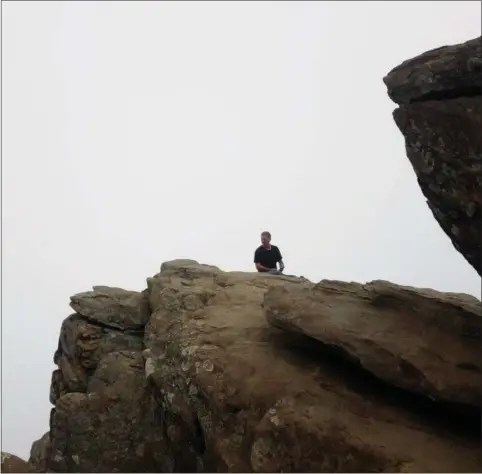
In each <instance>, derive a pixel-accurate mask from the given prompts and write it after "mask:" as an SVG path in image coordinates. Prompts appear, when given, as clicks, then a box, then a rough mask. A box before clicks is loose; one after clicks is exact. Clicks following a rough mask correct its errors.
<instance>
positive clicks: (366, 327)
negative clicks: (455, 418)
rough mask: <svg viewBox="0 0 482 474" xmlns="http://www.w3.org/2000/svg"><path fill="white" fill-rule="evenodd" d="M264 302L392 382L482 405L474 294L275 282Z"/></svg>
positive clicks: (287, 325)
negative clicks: (296, 284)
mask: <svg viewBox="0 0 482 474" xmlns="http://www.w3.org/2000/svg"><path fill="white" fill-rule="evenodd" d="M264 304H265V309H266V314H267V318H268V321H269V322H270V324H272V325H273V326H276V327H278V328H280V329H284V330H288V331H293V332H295V333H301V334H304V335H306V336H309V337H310V338H313V339H316V340H318V341H320V342H322V343H323V344H325V345H327V346H328V347H335V348H337V349H339V350H340V351H339V354H340V355H341V356H345V357H346V358H347V359H348V360H350V361H354V362H355V363H357V364H359V365H360V366H362V367H363V368H364V369H365V370H367V371H369V372H371V373H373V374H374V375H375V376H377V377H379V378H380V379H382V380H384V381H386V382H388V383H390V384H392V385H395V386H398V387H401V388H403V389H406V390H409V391H412V392H415V393H419V394H422V395H425V396H428V397H429V398H431V399H434V400H440V401H443V402H451V403H454V404H461V405H468V406H471V407H475V408H477V409H480V406H481V396H480V390H481V387H482V358H481V355H482V351H481V345H480V341H481V332H482V331H481V329H482V317H481V304H480V301H479V300H477V298H474V297H473V296H469V295H458V294H447V293H440V292H437V291H434V290H421V289H416V288H412V287H404V286H398V285H394V284H392V283H389V282H385V281H374V282H371V283H368V284H366V285H361V284H357V283H350V284H346V283H342V282H334V281H322V282H321V283H319V284H317V285H315V286H314V287H312V288H310V287H308V288H291V287H276V288H270V289H269V291H268V292H267V294H266V297H265V300H264Z"/></svg>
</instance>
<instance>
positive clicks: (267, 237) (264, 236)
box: [261, 231, 271, 247]
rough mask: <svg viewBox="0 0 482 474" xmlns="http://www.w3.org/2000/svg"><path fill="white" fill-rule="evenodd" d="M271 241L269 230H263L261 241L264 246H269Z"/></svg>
mask: <svg viewBox="0 0 482 474" xmlns="http://www.w3.org/2000/svg"><path fill="white" fill-rule="evenodd" d="M270 242H271V234H270V233H269V232H268V231H264V232H261V243H262V244H263V246H264V247H269V243H270Z"/></svg>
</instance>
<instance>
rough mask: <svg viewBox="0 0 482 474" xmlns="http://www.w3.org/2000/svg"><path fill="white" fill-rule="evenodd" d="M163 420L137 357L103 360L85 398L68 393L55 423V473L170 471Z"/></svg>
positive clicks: (112, 356)
mask: <svg viewBox="0 0 482 474" xmlns="http://www.w3.org/2000/svg"><path fill="white" fill-rule="evenodd" d="M162 427H163V423H162V416H161V413H160V411H159V409H158V407H157V405H156V403H155V402H154V400H153V399H152V398H151V395H150V393H149V391H148V390H147V385H146V379H145V377H144V360H143V358H142V355H141V353H139V352H128V351H123V352H114V353H111V354H109V355H107V356H105V357H104V358H103V359H102V360H101V362H100V363H99V365H98V367H97V369H96V371H95V373H94V374H93V376H92V377H91V378H90V380H89V384H88V388H87V393H68V394H66V395H63V396H62V397H61V398H60V399H59V400H58V401H57V404H56V407H55V411H54V413H53V416H52V419H51V426H50V433H51V443H52V445H51V452H50V459H49V467H50V468H51V469H52V470H53V471H56V472H169V468H170V466H169V465H168V464H166V462H167V459H168V458H167V456H166V455H165V454H164V450H163V446H164V443H163V441H162Z"/></svg>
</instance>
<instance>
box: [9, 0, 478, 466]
mask: <svg viewBox="0 0 482 474" xmlns="http://www.w3.org/2000/svg"><path fill="white" fill-rule="evenodd" d="M2 8H3V19H2V28H3V31H2V35H3V51H2V52H3V56H2V66H3V84H2V87H3V104H2V111H3V176H2V179H3V181H2V190H3V199H2V205H3V222H2V229H3V245H2V255H3V260H2V270H3V291H2V296H3V301H2V306H3V308H2V450H5V451H9V452H12V453H15V454H18V455H21V456H23V457H25V458H26V457H28V455H29V451H30V447H31V444H32V442H33V441H34V440H36V439H37V438H39V437H40V436H41V435H42V434H43V433H44V432H45V431H47V430H48V420H49V412H50V409H51V406H50V404H49V385H50V377H51V372H52V370H53V369H54V366H53V362H52V358H53V354H54V351H55V349H56V347H57V341H58V336H59V330H60V325H61V323H62V320H63V319H64V318H65V317H67V316H68V315H69V314H71V313H72V312H73V311H72V310H71V309H70V308H69V306H68V303H69V296H70V295H72V294H75V293H78V292H80V291H86V290H89V289H90V288H91V287H92V286H93V285H99V284H102V285H109V286H120V287H124V288H127V289H134V290H142V289H144V288H145V286H146V282H145V280H146V278H147V277H148V276H151V275H153V274H155V273H156V272H158V271H159V267H160V264H161V263H162V262H163V261H166V260H170V259H173V258H194V259H196V260H199V261H201V262H203V263H209V264H212V265H217V266H219V267H221V268H222V269H224V270H243V271H252V270H253V269H254V267H253V253H254V250H255V248H256V247H257V246H258V245H259V234H260V232H261V231H263V230H269V231H270V232H271V233H272V235H273V243H274V244H276V245H278V246H279V247H280V249H281V251H282V253H283V256H284V260H285V264H286V272H287V273H291V274H298V275H304V276H305V277H307V278H310V279H311V280H314V281H317V280H321V279H323V278H329V279H340V280H348V281H361V282H365V281H369V280H373V279H384V280H390V281H393V282H395V283H399V284H408V285H412V286H421V287H430V288H435V289H439V290H446V291H456V292H465V293H471V294H474V295H476V296H478V297H480V278H478V276H477V274H476V273H475V271H474V270H473V269H472V267H470V265H469V264H468V263H467V262H466V261H465V259H464V258H463V257H462V256H461V255H460V254H459V253H458V252H457V251H456V250H455V249H454V248H453V246H452V243H451V242H450V240H449V238H448V237H447V236H446V235H445V234H444V232H443V231H442V230H441V229H440V227H439V225H438V224H437V223H436V221H435V219H434V218H433V217H432V214H431V212H430V210H429V209H428V207H427V205H426V203H425V199H424V197H423V195H422V193H421V191H420V189H419V187H418V184H417V182H416V178H415V174H414V172H413V170H412V168H411V166H410V163H409V161H408V159H407V158H406V155H405V147H404V140H403V137H402V135H401V133H400V132H399V131H398V129H397V128H396V126H395V123H394V122H393V119H392V116H391V113H392V110H393V109H394V108H395V104H393V103H392V102H391V101H390V99H389V98H388V96H387V94H386V89H385V86H384V84H383V82H382V78H383V76H384V75H385V74H386V73H387V72H388V71H389V70H390V69H391V68H393V67H394V66H396V65H398V64H399V63H400V62H402V61H404V60H406V59H408V58H410V57H413V56H415V55H417V54H420V53H422V52H424V51H426V50H428V49H432V48H435V47H439V46H442V45H445V44H454V43H459V42H463V41H466V40H468V39H470V38H473V37H475V36H478V35H479V34H480V3H479V2H462V1H460V2H420V1H419V2H373V3H371V2H359V3H350V2H332V3H330V2H312V3H311V2H297V3H295V2H206V3H204V2H173V3H169V2H158V3H155V2H136V3H134V2H132V3H131V2H106V3H102V2H50V3H47V2H39V1H36V2H6V3H3V4H2Z"/></svg>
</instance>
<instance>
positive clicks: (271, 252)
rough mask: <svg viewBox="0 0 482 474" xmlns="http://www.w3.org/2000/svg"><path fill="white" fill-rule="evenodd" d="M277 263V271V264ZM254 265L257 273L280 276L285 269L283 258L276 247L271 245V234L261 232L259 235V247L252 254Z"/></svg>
mask: <svg viewBox="0 0 482 474" xmlns="http://www.w3.org/2000/svg"><path fill="white" fill-rule="evenodd" d="M278 263H279V270H278V268H277V264H278ZM254 264H255V265H256V270H258V272H265V273H271V274H273V275H281V274H282V273H283V270H284V269H285V265H284V263H283V257H282V256H281V252H280V251H279V248H278V247H276V245H271V234H270V233H269V232H266V231H265V232H263V233H262V234H261V245H260V246H259V247H258V248H257V249H256V252H254Z"/></svg>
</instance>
